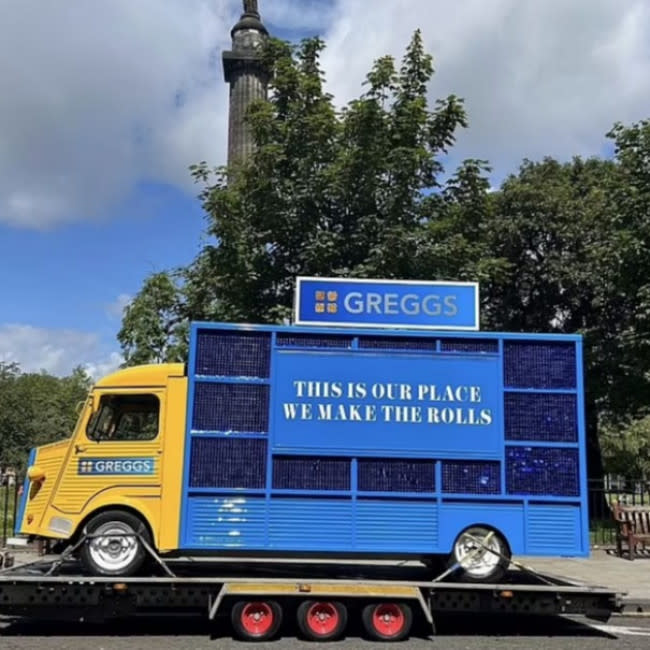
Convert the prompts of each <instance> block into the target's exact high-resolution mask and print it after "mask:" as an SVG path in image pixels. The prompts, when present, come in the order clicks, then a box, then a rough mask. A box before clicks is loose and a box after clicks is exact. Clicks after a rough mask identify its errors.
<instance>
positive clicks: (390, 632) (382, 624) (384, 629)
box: [372, 603, 405, 637]
mask: <svg viewBox="0 0 650 650" xmlns="http://www.w3.org/2000/svg"><path fill="white" fill-rule="evenodd" d="M404 623H405V620H404V612H402V609H401V608H400V607H399V606H398V605H395V604H394V603H384V604H382V605H377V607H375V611H374V612H373V613H372V624H373V625H374V626H375V630H377V632H379V633H380V634H381V635H383V636H388V637H390V636H396V635H397V634H399V633H400V632H401V631H402V629H403V628H404Z"/></svg>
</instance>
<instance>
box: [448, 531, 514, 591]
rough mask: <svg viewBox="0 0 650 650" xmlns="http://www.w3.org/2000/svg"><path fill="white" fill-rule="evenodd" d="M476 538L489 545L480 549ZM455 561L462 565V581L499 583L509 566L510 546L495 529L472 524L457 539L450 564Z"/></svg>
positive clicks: (460, 570)
mask: <svg viewBox="0 0 650 650" xmlns="http://www.w3.org/2000/svg"><path fill="white" fill-rule="evenodd" d="M475 540H481V541H482V542H483V544H484V545H485V546H486V547H487V548H481V545H480V544H478V543H477V542H476V541H475ZM477 549H479V550H477ZM491 551H494V553H492V552H491ZM454 564H459V565H460V568H459V569H458V571H459V574H460V579H461V581H462V582H499V580H501V578H503V576H504V575H505V573H506V571H507V570H508V567H509V566H510V549H509V548H508V544H507V543H506V541H505V539H504V538H503V537H502V536H501V535H500V534H499V533H497V532H496V531H495V530H492V529H490V528H487V527H486V526H470V527H469V528H466V529H465V530H464V531H463V532H462V533H461V534H460V535H459V536H458V537H457V538H456V541H455V542H454V548H453V551H452V553H451V557H450V558H449V566H453V565H454Z"/></svg>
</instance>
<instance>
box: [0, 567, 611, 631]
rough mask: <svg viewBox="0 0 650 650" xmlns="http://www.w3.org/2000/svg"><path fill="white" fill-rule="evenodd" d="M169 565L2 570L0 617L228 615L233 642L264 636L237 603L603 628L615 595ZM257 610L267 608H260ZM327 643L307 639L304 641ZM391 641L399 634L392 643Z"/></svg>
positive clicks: (544, 581) (418, 577) (361, 573)
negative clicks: (521, 618)
mask: <svg viewBox="0 0 650 650" xmlns="http://www.w3.org/2000/svg"><path fill="white" fill-rule="evenodd" d="M54 566H56V569H55V571H54V573H53V572H52V569H53V567H54ZM165 566H167V565H165ZM169 566H171V567H172V568H173V571H172V570H171V569H170V570H169V574H166V575H151V576H145V577H132V578H97V577H86V576H83V575H80V573H79V567H78V566H77V564H76V563H75V562H63V563H60V564H58V566H57V565H56V564H52V562H51V561H37V562H34V563H31V564H28V565H23V566H18V567H14V568H10V569H5V570H4V571H2V572H0V615H11V616H20V617H30V618H40V619H44V618H54V619H69V618H73V619H83V620H99V621H101V620H110V619H112V618H128V617H132V616H136V615H147V616H150V615H170V614H174V615H179V614H185V615H207V616H208V617H209V618H210V619H215V618H217V617H220V616H225V615H230V618H231V621H232V624H233V626H234V627H235V631H236V633H237V634H238V636H240V637H243V638H246V639H248V640H254V639H257V640H261V639H264V638H268V636H265V634H264V633H265V632H268V631H270V630H269V629H266V630H265V629H264V626H261V623H260V620H257V621H253V624H251V625H250V626H248V627H247V626H246V623H245V621H244V619H243V617H244V612H245V611H246V609H245V608H246V607H247V606H248V607H261V608H262V609H260V610H259V611H257V610H256V612H257V613H255V615H256V616H257V617H258V619H260V617H261V618H263V617H264V612H267V614H270V613H271V612H272V611H275V612H276V613H277V616H278V617H279V618H282V617H286V616H287V614H288V612H289V611H290V610H291V611H292V613H293V615H294V616H295V615H296V613H295V612H296V609H297V610H298V612H300V611H301V605H302V606H303V607H302V611H303V614H304V616H306V613H305V612H306V611H307V609H305V608H306V607H307V605H304V603H310V604H312V609H313V607H315V606H316V605H318V604H319V603H320V604H321V605H322V606H323V607H325V610H323V611H324V612H325V613H324V614H323V612H321V611H320V610H319V612H320V614H319V615H320V617H321V619H322V620H321V621H320V622H321V623H322V625H321V626H320V628H319V629H326V628H327V626H326V625H325V623H326V622H327V621H329V619H330V618H331V616H332V615H334V616H337V612H336V611H335V609H334V608H335V607H340V608H341V612H344V614H345V616H344V618H345V620H346V621H347V619H348V617H349V616H353V615H361V616H362V617H364V615H363V614H362V613H361V612H364V611H366V610H368V608H371V609H372V608H373V607H374V608H375V611H376V612H378V611H379V608H380V607H384V608H385V609H386V608H391V607H392V608H393V609H392V610H390V611H393V612H394V613H397V615H398V617H399V616H400V612H403V613H405V614H407V617H406V618H407V619H410V620H408V621H407V622H408V627H409V628H410V624H411V622H412V618H413V614H415V615H416V616H417V615H420V616H422V617H423V618H424V620H426V621H427V622H428V623H429V625H430V626H431V629H432V630H433V631H434V632H435V621H436V619H437V618H439V617H441V616H444V615H446V614H447V615H448V614H495V615H496V614H501V615H516V614H521V615H527V616H529V615H543V616H549V615H551V616H552V615H581V616H585V617H587V618H591V619H595V620H598V621H607V620H608V619H609V617H610V616H611V614H612V613H613V612H615V611H617V610H619V609H620V607H621V600H620V597H621V594H617V593H616V592H614V591H612V590H611V589H606V588H603V587H597V586H592V585H585V584H581V583H578V582H576V581H573V580H570V579H565V578H559V577H556V576H548V575H543V574H540V573H535V572H533V571H531V570H513V571H510V572H509V573H508V575H507V576H506V579H505V580H504V581H502V582H501V583H499V584H468V583H461V582H455V581H453V580H451V579H449V578H448V577H445V578H444V579H442V580H438V581H436V579H435V578H432V577H431V576H432V574H431V571H430V570H429V569H427V568H426V567H424V566H421V565H417V564H415V563H413V564H410V565H396V564H392V565H370V564H328V563H316V562H307V563H298V562H294V563H283V562H273V561H264V560H262V561H257V562H241V561H240V562H238V563H229V564H226V563H224V562H219V563H216V564H210V563H196V564H195V563H192V562H185V563H183V562H181V563H178V564H170V565H169ZM170 574H171V575H170ZM443 575H444V574H443ZM266 604H268V608H267V609H264V607H266V606H267V605H266ZM328 606H330V610H327V607H328ZM273 608H276V609H275V610H273ZM396 608H399V609H396ZM251 611H252V610H251ZM309 611H311V610H309ZM314 611H315V610H314ZM382 611H383V610H382ZM386 611H388V610H386ZM260 612H261V613H260ZM328 612H329V613H328ZM316 614H318V612H316V613H315V614H314V616H315V615H316ZM304 616H303V618H304ZM386 616H387V617H388V614H386ZM298 618H300V614H298ZM365 618H367V615H365ZM365 618H364V622H365ZM240 619H241V621H240ZM305 620H307V619H305ZM314 620H316V619H314ZM368 620H371V619H368ZM377 620H378V621H380V619H377ZM391 620H392V619H391ZM238 622H241V624H240V625H238ZM307 622H308V621H307ZM316 622H318V620H316ZM380 622H381V621H380ZM388 622H389V619H388V618H386V625H385V626H384V628H383V629H384V631H385V632H386V633H387V636H386V638H384V639H382V638H381V637H376V640H391V636H390V631H391V628H390V625H388ZM402 622H403V623H404V621H402ZM278 624H279V623H278ZM368 624H369V625H370V623H368ZM304 626H305V623H304V621H303V624H302V625H300V621H299V627H300V628H301V629H302V630H303V632H304V631H305V630H304ZM324 626H325V627H324ZM316 627H318V626H316ZM330 628H331V626H330ZM327 629H329V628H327ZM332 630H333V628H332ZM309 631H310V629H309V627H308V629H307V632H309ZM316 631H317V630H316ZM326 631H327V630H326ZM380 631H381V630H380ZM330 638H332V637H330V636H327V635H326V636H324V637H322V638H320V637H318V636H316V637H315V638H314V640H329V639H330ZM398 638H403V637H401V636H398V637H396V638H395V639H394V640H397V639H398Z"/></svg>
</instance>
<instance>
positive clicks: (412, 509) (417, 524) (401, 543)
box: [355, 499, 438, 553]
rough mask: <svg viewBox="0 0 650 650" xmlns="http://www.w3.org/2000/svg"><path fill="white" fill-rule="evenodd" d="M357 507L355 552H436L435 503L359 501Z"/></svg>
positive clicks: (436, 517)
mask: <svg viewBox="0 0 650 650" xmlns="http://www.w3.org/2000/svg"><path fill="white" fill-rule="evenodd" d="M356 507H357V523H356V540H355V547H356V550H359V551H393V552H397V551H402V552H405V553H434V552H436V550H437V547H438V504H437V503H435V502H431V501H406V500H404V501H401V500H400V501H385V500H363V499H360V500H359V501H358V502H357V506H356Z"/></svg>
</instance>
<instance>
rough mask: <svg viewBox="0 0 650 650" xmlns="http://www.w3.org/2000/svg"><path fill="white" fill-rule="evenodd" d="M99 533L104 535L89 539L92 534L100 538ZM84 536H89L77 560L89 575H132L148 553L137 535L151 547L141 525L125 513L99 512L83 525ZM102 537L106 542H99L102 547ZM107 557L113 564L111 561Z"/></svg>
mask: <svg viewBox="0 0 650 650" xmlns="http://www.w3.org/2000/svg"><path fill="white" fill-rule="evenodd" d="M102 532H106V533H107V534H106V536H105V537H93V535H97V534H100V535H101V533H102ZM111 532H113V536H111ZM85 534H87V535H88V536H89V537H88V539H86V540H85V541H84V543H83V544H82V546H81V549H80V552H79V559H80V560H81V564H82V566H83V568H84V571H85V572H86V573H89V574H90V575H93V576H115V577H118V576H124V577H126V576H132V575H135V574H136V573H137V572H138V571H139V570H140V569H141V568H142V566H143V565H144V563H145V560H146V559H147V556H148V551H147V550H146V549H145V547H144V545H143V544H142V542H141V540H140V537H138V535H140V536H141V537H142V539H144V540H145V541H146V542H147V544H149V545H151V544H152V541H151V535H150V534H149V531H148V529H147V527H146V526H145V524H144V522H143V521H142V520H141V519H140V518H139V517H137V516H136V515H134V514H131V513H130V512H126V511H125V510H106V511H105V512H100V513H99V514H98V515H95V516H94V517H93V518H92V519H91V520H90V521H89V522H88V523H87V524H86V526H85ZM129 535H130V536H129ZM106 538H108V539H109V541H108V542H106V541H103V546H102V540H105V539H106ZM124 544H127V545H128V552H126V550H124V548H125V547H124ZM118 545H120V546H121V547H122V548H121V549H120V550H118V548H117V547H118ZM111 549H113V550H111ZM120 552H122V554H123V559H122V561H119V554H120ZM102 558H103V560H102ZM111 558H113V560H114V561H111Z"/></svg>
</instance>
